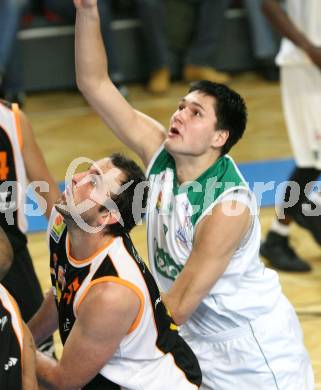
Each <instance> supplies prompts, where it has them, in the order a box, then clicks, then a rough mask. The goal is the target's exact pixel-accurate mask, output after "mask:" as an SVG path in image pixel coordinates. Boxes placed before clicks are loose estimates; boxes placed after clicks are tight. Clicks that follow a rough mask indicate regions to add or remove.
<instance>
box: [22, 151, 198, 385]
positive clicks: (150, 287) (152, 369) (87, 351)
mask: <svg viewBox="0 0 321 390" xmlns="http://www.w3.org/2000/svg"><path fill="white" fill-rule="evenodd" d="M144 180H145V177H144V174H143V172H142V170H141V169H140V168H139V167H138V166H137V165H136V164H135V163H134V162H133V161H131V160H128V159H126V158H125V157H123V156H120V155H113V156H111V158H105V159H102V160H100V161H98V162H97V163H94V164H93V165H92V166H91V167H90V169H89V170H88V171H85V172H82V173H78V174H76V175H74V176H73V179H72V182H71V184H70V186H68V187H67V190H66V192H65V193H64V195H63V196H62V198H61V199H60V200H59V201H58V202H57V204H56V209H57V211H56V210H54V211H53V213H52V216H51V219H50V223H49V231H48V233H49V246H50V273H51V280H52V286H53V293H54V297H55V302H56V305H54V304H53V299H52V296H51V297H50V296H48V297H47V301H46V302H45V303H44V305H43V307H42V310H41V309H40V311H39V312H38V313H37V314H36V316H35V317H34V319H32V320H31V322H30V323H29V325H30V327H31V330H32V332H33V334H34V336H35V339H36V342H37V343H38V342H39V341H41V340H42V339H43V338H45V337H47V336H49V334H50V333H51V332H52V331H53V330H54V329H55V327H56V326H57V325H58V324H59V332H60V337H61V340H62V342H63V344H64V348H63V353H62V357H61V360H60V361H59V362H56V361H54V360H53V359H49V358H47V357H46V356H45V355H43V354H41V353H38V355H37V375H38V378H39V383H40V385H43V386H44V388H47V387H48V388H50V389H51V388H55V389H59V390H60V389H61V390H69V389H70V390H72V389H79V388H82V389H86V390H89V389H94V390H105V389H128V390H136V389H137V390H138V389H140V390H163V389H176V390H185V389H186V390H188V389H191V390H192V389H197V388H199V386H200V383H201V371H200V368H199V364H198V362H197V359H196V357H195V355H194V354H193V352H192V350H191V349H190V348H189V346H188V345H187V344H186V342H185V341H184V340H183V338H182V337H180V336H179V334H178V332H177V327H176V326H175V325H174V324H173V322H172V319H171V318H170V316H169V315H168V314H167V312H166V309H165V306H164V305H163V303H162V302H161V299H160V294H159V291H158V288H157V285H156V283H155V281H154V279H153V277H152V276H151V274H150V272H149V270H148V268H147V266H146V265H145V264H144V262H143V260H142V259H141V258H140V257H139V255H138V254H137V252H136V250H135V248H134V246H133V244H132V242H131V240H130V237H129V231H130V230H131V228H132V227H133V226H135V224H136V222H135V219H134V216H133V213H132V205H133V201H134V200H135V194H136V191H137V188H136V186H137V185H140V183H141V182H144ZM128 185H129V186H128ZM123 186H125V187H128V188H126V189H125V190H122V189H121V187H123ZM123 188H124V187H123ZM90 201H92V205H91V207H89V208H87V209H86V210H83V205H84V204H85V202H90ZM72 202H74V204H73V203H72ZM108 203H110V206H107V205H108ZM139 203H140V204H141V205H144V203H146V196H145V197H144V196H142V197H140V198H138V204H139ZM106 207H107V208H106ZM81 209H82V211H81ZM58 211H59V212H58ZM57 309H58V310H57ZM57 321H58V322H57Z"/></svg>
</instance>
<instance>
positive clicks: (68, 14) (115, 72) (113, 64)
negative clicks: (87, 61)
mask: <svg viewBox="0 0 321 390" xmlns="http://www.w3.org/2000/svg"><path fill="white" fill-rule="evenodd" d="M42 2H43V5H44V7H45V9H46V10H47V11H51V12H54V13H56V14H57V15H58V16H60V17H61V18H63V19H65V20H66V21H68V22H72V23H74V21H75V17H76V12H75V7H74V5H73V2H72V1H71V0H70V1H69V0H68V1H66V0H42ZM98 10H99V15H100V28H101V32H102V36H103V40H104V44H105V48H106V50H107V52H108V58H109V63H108V69H109V73H110V78H111V79H112V80H113V82H114V84H115V85H116V86H117V88H118V89H119V91H120V93H121V94H122V95H123V96H127V95H128V91H127V88H126V87H125V86H124V85H123V84H122V79H123V75H122V74H121V72H120V70H119V67H118V64H117V60H116V57H115V55H114V53H115V51H114V41H113V32H112V29H111V22H112V7H111V0H98Z"/></svg>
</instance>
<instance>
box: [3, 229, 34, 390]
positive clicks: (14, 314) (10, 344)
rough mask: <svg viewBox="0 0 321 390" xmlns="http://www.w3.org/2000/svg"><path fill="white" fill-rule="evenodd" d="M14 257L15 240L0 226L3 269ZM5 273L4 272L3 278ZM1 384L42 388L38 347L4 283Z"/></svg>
mask: <svg viewBox="0 0 321 390" xmlns="http://www.w3.org/2000/svg"><path fill="white" fill-rule="evenodd" d="M12 261H13V250H12V247H11V244H10V242H9V240H8V238H7V236H6V234H5V232H4V231H3V229H2V228H0V264H1V268H0V269H1V271H3V270H5V269H7V270H8V269H9V268H10V266H11V264H12ZM3 276H4V274H3V273H1V274H0V282H1V280H2V278H3ZM0 388H1V390H38V384H37V380H36V371H35V348H34V342H33V339H32V336H31V334H30V331H29V329H28V327H27V326H26V324H25V323H24V322H23V320H22V318H21V314H20V310H19V308H18V306H17V303H16V302H15V300H14V299H13V297H12V296H11V295H10V293H9V292H8V291H7V290H6V289H5V287H4V286H3V285H2V284H1V283H0Z"/></svg>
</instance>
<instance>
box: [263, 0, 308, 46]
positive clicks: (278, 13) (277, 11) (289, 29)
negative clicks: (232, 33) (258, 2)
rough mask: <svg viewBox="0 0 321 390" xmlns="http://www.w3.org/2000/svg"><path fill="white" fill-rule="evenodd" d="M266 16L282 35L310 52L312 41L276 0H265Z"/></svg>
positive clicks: (264, 9)
mask: <svg viewBox="0 0 321 390" xmlns="http://www.w3.org/2000/svg"><path fill="white" fill-rule="evenodd" d="M262 9H263V12H264V14H265V16H266V17H267V18H268V19H269V21H270V22H271V24H272V25H273V26H274V27H275V29H276V30H277V31H278V32H279V33H280V34H281V36H283V37H285V38H288V39H289V40H290V41H292V42H293V43H294V44H295V45H296V46H298V47H300V48H301V49H302V50H304V51H306V52H308V51H309V49H310V46H311V42H310V41H309V40H308V39H307V38H306V36H305V35H304V34H303V33H302V32H301V31H300V30H298V29H297V27H296V26H295V25H294V23H293V22H292V21H291V19H290V18H289V17H288V15H287V14H286V12H285V11H284V10H283V9H282V7H281V6H280V4H279V3H278V2H277V1H276V0H264V1H263V5H262Z"/></svg>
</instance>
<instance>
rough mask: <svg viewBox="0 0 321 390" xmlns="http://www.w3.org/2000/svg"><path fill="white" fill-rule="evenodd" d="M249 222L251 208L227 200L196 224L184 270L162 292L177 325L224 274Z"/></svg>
mask: <svg viewBox="0 0 321 390" xmlns="http://www.w3.org/2000/svg"><path fill="white" fill-rule="evenodd" d="M226 210H233V211H234V212H235V214H234V215H233V216H232V215H227V213H226ZM250 221H251V216H250V211H249V209H248V208H247V207H246V206H245V205H244V204H243V203H240V202H234V201H226V202H224V203H220V204H218V205H217V206H215V207H214V209H213V212H212V215H210V216H207V217H205V218H204V220H203V221H201V222H200V223H199V225H198V227H197V230H196V236H195V240H194V244H193V250H192V252H191V254H190V257H189V259H188V261H187V263H186V265H185V267H184V269H183V271H182V272H181V273H180V275H179V276H178V278H177V279H176V280H175V282H174V284H173V285H172V287H171V289H170V290H169V291H168V293H167V294H162V299H163V301H164V304H165V306H166V307H167V308H168V309H169V311H170V313H171V316H172V318H173V320H174V321H175V323H176V324H177V325H181V324H183V323H184V322H185V321H186V320H187V319H188V318H189V317H190V315H191V314H192V313H193V312H194V310H196V308H197V307H198V305H199V304H200V303H201V301H202V299H203V298H204V297H205V295H206V294H208V292H209V291H210V290H211V289H212V288H213V286H214V284H215V283H216V282H217V280H218V279H219V277H220V276H221V275H222V274H223V272H224V271H225V269H226V268H227V266H228V264H229V261H230V259H231V257H232V255H233V253H234V252H235V250H236V249H237V247H238V246H239V244H240V242H241V240H242V238H243V237H244V236H245V234H246V232H247V231H248V229H249V226H250Z"/></svg>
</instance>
